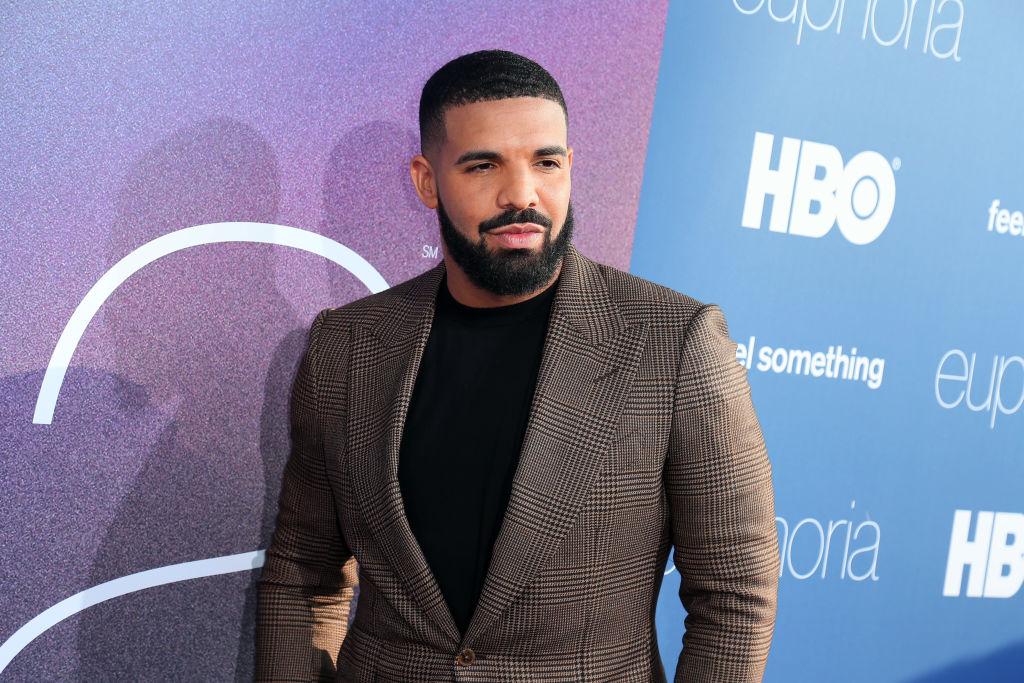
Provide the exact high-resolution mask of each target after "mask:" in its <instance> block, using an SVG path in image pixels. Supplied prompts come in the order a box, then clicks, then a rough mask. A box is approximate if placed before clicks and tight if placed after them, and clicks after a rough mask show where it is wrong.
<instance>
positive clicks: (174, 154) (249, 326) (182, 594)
mask: <svg viewBox="0 0 1024 683" xmlns="http://www.w3.org/2000/svg"><path fill="white" fill-rule="evenodd" d="M278 195H279V179H278V170H277V163H276V159H275V157H274V154H273V151H272V150H271V148H270V146H269V145H268V144H267V143H266V142H265V141H264V140H263V139H262V138H261V137H260V135H259V134H258V133H257V132H256V131H255V130H253V129H252V128H251V127H249V126H247V125H245V124H243V123H240V122H238V121H234V120H231V119H223V118H220V119H210V120H206V121H202V122H200V123H198V124H196V125H194V126H190V127H187V128H184V129H181V130H179V131H177V132H175V133H174V134H173V135H171V136H169V137H168V138H166V139H164V140H163V141H161V142H160V143H158V144H157V145H156V146H154V147H153V148H152V149H150V150H149V151H147V152H146V153H145V154H144V155H143V156H142V158H141V159H140V160H139V161H138V162H137V163H136V164H135V165H134V166H133V168H132V169H131V172H130V174H129V178H128V180H127V183H126V185H125V187H124V189H123V191H122V192H121V194H120V196H119V202H118V207H117V209H118V220H117V223H116V226H115V229H114V231H113V232H112V233H111V237H110V240H109V243H108V247H107V254H108V261H109V263H108V265H109V264H113V263H114V262H116V261H117V260H118V259H120V258H121V257H122V256H124V255H125V254H127V253H129V252H130V251H131V250H132V249H134V248H136V247H138V246H139V245H141V244H144V243H146V242H148V241H150V240H152V239H154V238H156V237H158V236H160V235H163V234H166V233H169V232H172V231H173V230H176V229H180V228H184V227H189V226H192V225H201V224H205V223H214V222H218V221H228V220H238V221H256V222H264V223H274V222H276V221H275V219H276V216H277V207H278ZM272 249H273V247H271V246H269V245H255V244H217V245H208V246H204V247H201V248H195V249H190V250H186V251H183V252H178V253H175V254H171V255H169V256H167V257H165V258H163V259H160V260H159V261H157V262H155V263H153V264H151V265H149V266H147V267H146V268H145V269H143V270H142V271H140V272H139V273H137V274H136V275H134V276H133V277H132V278H130V279H129V280H128V281H127V282H126V283H125V284H124V285H122V287H121V288H120V289H119V290H118V291H117V292H116V293H115V294H114V295H113V296H112V297H111V298H110V300H109V301H108V302H107V303H106V305H105V306H104V309H103V310H102V311H101V316H102V321H103V330H104V333H105V343H106V344H107V345H108V348H106V349H105V355H106V357H108V358H110V359H112V361H113V363H114V365H115V366H116V370H117V374H119V375H122V376H124V377H126V378H128V379H129V381H132V382H135V383H138V384H140V385H142V386H144V387H146V394H147V396H146V400H148V401H149V402H151V403H154V404H155V405H156V406H158V408H159V409H160V410H161V411H162V412H163V413H165V414H169V415H173V419H172V420H171V421H170V423H169V424H167V425H166V426H165V428H164V429H163V430H162V431H161V432H160V434H159V436H158V437H157V438H156V439H155V440H154V441H152V442H151V443H150V444H147V446H148V448H145V449H144V450H141V451H140V452H138V453H135V454H133V457H135V458H138V459H139V461H140V463H141V466H140V469H139V471H138V473H137V475H136V477H135V478H134V481H133V482H132V484H131V487H130V489H129V490H128V491H127V493H126V494H125V495H123V497H122V498H121V499H120V501H119V502H118V505H117V509H116V512H115V513H114V515H113V519H112V520H111V522H110V523H109V525H108V527H107V529H106V534H105V538H104V539H103V541H102V543H101V545H100V547H99V550H98V552H97V553H96V556H95V559H94V562H93V565H92V569H91V574H90V577H89V583H90V584H91V585H95V584H99V583H102V582H104V581H107V580H110V579H112V578H116V577H119V576H124V575H126V574H131V573H133V572H137V571H142V570H145V569H151V568H154V567H161V566H166V565H169V564H175V563H178V562H185V561H190V560H197V559H203V558H210V557H219V556H224V555H230V554H234V553H239V552H245V551H250V550H253V549H255V548H257V547H260V544H261V543H263V542H264V536H265V534H266V532H265V529H266V527H267V526H268V522H267V520H266V517H267V514H268V513H267V511H266V510H264V507H265V506H266V504H267V502H268V501H269V500H271V499H272V500H273V501H274V502H275V504H276V496H277V491H276V490H273V491H271V492H268V491H267V490H266V489H267V487H268V486H270V487H273V486H274V483H275V482H279V479H280V477H279V475H277V476H275V475H273V474H272V473H274V472H280V471H281V470H282V469H283V466H284V453H283V452H282V450H281V448H280V445H279V443H278V442H277V441H275V440H273V439H271V442H272V443H273V444H277V445H266V443H267V440H266V439H265V437H264V436H263V435H262V425H263V424H265V423H271V422H273V421H274V420H282V422H281V423H280V425H281V428H282V429H285V425H284V423H283V419H284V418H283V417H281V414H282V412H283V411H282V410H281V408H280V406H279V405H276V404H275V405H270V406H267V405H266V401H265V400H264V397H265V396H268V395H269V396H275V397H277V396H278V395H281V396H286V395H287V392H288V388H289V387H288V384H289V381H288V380H287V379H285V378H284V377H283V373H281V372H273V371H272V372H271V373H270V374H269V375H268V374H267V373H266V371H265V370H264V369H265V368H267V367H268V366H270V365H271V364H272V359H273V360H274V361H275V362H277V363H278V364H279V365H280V366H281V367H287V366H289V365H292V364H294V363H295V362H297V356H296V355H295V349H294V348H293V347H292V346H291V345H290V344H291V342H290V341H289V340H291V339H293V338H294V334H296V333H297V331H298V330H299V329H300V327H301V325H304V324H306V323H305V321H296V320H294V319H293V315H292V313H291V309H290V308H289V306H288V305H287V303H286V302H285V301H284V299H283V298H282V297H281V296H280V295H279V293H278V292H277V290H276V288H275V284H274V274H273V267H272V262H271V259H270V254H271V250H272ZM289 352H290V353H292V355H293V358H292V359H290V360H289V359H286V358H284V354H287V353H289ZM273 382H279V383H280V384H279V386H272V385H271V384H270V383H273ZM134 400H141V399H139V398H137V397H136V398H129V401H134ZM283 400H286V399H280V400H278V401H277V402H278V403H280V402H281V401H283ZM257 460H259V462H257ZM270 479H273V481H270ZM252 580H253V575H252V573H251V572H242V573H236V574H229V575H224V576H219V577H212V578H208V579H199V580H191V581H186V582H181V583H176V584H170V585H166V586H160V587H156V588H151V589H147V590H144V591H140V592H138V593H133V594H130V595H126V596H124V597H122V598H118V599H115V600H112V601H110V602H108V603H104V604H101V605H98V606H96V607H93V608H91V609H90V610H87V611H86V612H85V613H84V614H83V616H82V618H81V620H80V629H79V637H78V649H79V653H80V671H79V678H80V679H83V680H111V679H113V680H135V681H143V680H225V679H229V678H232V677H234V676H236V675H237V676H240V677H248V678H251V675H252V663H251V660H252V612H253V609H252V605H250V604H248V600H247V598H251V591H249V593H247V588H249V587H251V584H252ZM236 669H237V671H236Z"/></svg>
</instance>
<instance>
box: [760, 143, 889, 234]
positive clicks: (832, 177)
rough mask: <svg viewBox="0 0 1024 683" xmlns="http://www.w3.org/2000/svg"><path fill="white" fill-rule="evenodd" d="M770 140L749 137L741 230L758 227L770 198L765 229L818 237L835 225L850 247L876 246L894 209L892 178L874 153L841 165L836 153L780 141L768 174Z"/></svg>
mask: <svg viewBox="0 0 1024 683" xmlns="http://www.w3.org/2000/svg"><path fill="white" fill-rule="evenodd" d="M774 143H775V136H774V135H770V134H768V133H755V134H754V152H753V154H752V155H751V158H750V175H749V176H748V178H747V197H746V200H745V201H744V203H743V223H742V225H743V227H745V228H753V229H755V230H757V229H759V228H760V227H761V216H762V213H763V211H764V203H765V198H766V197H767V196H768V195H771V196H772V211H771V218H770V219H769V221H768V229H769V230H771V231H772V232H788V233H789V234H791V235H802V236H803V237H822V236H824V235H825V234H827V233H828V231H829V230H831V229H832V226H833V225H835V224H836V223H838V224H839V230H840V232H842V233H843V236H844V237H845V238H846V239H847V240H849V241H850V242H852V243H853V244H869V243H870V242H873V241H875V240H876V239H877V238H878V236H879V235H881V234H882V231H884V230H885V228H886V226H887V225H889V219H890V218H891V217H892V210H893V207H895V206H896V178H895V176H894V175H893V172H892V168H891V167H890V166H889V162H888V160H886V158H885V157H883V156H882V155H881V154H879V153H878V152H861V153H860V154H858V155H856V156H854V157H853V158H852V159H850V161H849V163H847V164H846V165H845V166H844V165H843V157H842V156H841V155H840V154H839V150H837V149H836V148H835V147H833V146H831V145H825V144H822V143H820V142H810V141H808V140H804V141H800V140H796V139H794V138H782V149H781V150H780V152H779V163H778V166H777V168H772V164H771V160H772V149H773V147H774Z"/></svg>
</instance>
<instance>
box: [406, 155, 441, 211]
mask: <svg viewBox="0 0 1024 683" xmlns="http://www.w3.org/2000/svg"><path fill="white" fill-rule="evenodd" d="M409 175H410V176H412V186H413V187H414V188H415V189H416V195H417V196H418V197H419V198H420V201H421V202H423V204H424V206H426V207H427V208H428V209H436V208H437V179H436V178H435V177H434V168H433V166H431V165H430V161H429V160H428V159H427V158H426V157H425V156H423V155H422V154H417V155H416V156H414V157H413V158H412V161H410V162H409Z"/></svg>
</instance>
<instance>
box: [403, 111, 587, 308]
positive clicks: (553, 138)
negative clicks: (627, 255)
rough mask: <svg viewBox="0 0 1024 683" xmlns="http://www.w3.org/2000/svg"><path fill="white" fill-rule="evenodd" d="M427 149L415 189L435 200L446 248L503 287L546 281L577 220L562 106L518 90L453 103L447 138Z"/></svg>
mask: <svg viewBox="0 0 1024 683" xmlns="http://www.w3.org/2000/svg"><path fill="white" fill-rule="evenodd" d="M427 153H428V156H429V170H427V169H424V168H421V175H420V177H419V178H417V171H416V162H415V161H414V164H413V169H414V170H413V176H414V180H415V181H416V184H417V190H418V191H419V192H420V197H421V198H422V199H423V201H424V203H426V204H427V205H428V206H431V207H432V208H436V209H437V212H438V220H439V222H440V224H441V234H442V237H443V238H444V241H445V246H446V248H447V252H448V254H449V255H450V256H451V258H452V259H453V260H454V261H455V263H456V264H458V266H459V267H460V268H461V269H462V270H463V271H465V273H466V275H467V276H468V277H469V279H470V280H472V281H473V282H474V284H476V285H477V286H479V287H482V288H484V289H487V290H489V291H491V292H493V293H494V294H503V295H521V294H528V293H530V292H533V291H536V290H537V289H539V288H540V287H541V286H543V285H544V284H546V283H547V282H548V281H549V280H550V279H551V277H552V276H553V275H554V273H555V270H556V269H557V268H558V265H559V264H560V262H561V258H562V256H563V255H564V254H565V251H566V250H567V248H568V244H569V242H570V240H571V236H572V228H573V221H572V206H571V204H570V201H569V194H570V185H571V183H570V174H569V172H570V169H571V166H572V150H571V149H570V148H569V147H568V145H567V140H566V125H565V114H564V113H563V111H562V108H561V106H560V105H558V104H557V103H555V102H552V101H550V100H546V99H543V98H538V97H516V98H510V99H504V100H495V101H489V102H475V103H473V104H467V105H463V106H459V107H454V108H452V109H449V110H447V111H446V112H445V139H444V141H443V142H442V143H441V144H440V145H438V146H437V148H436V149H433V150H429V151H428V152H427ZM424 189H425V190H427V191H426V192H424ZM431 189H432V190H433V193H431V192H430V190H431Z"/></svg>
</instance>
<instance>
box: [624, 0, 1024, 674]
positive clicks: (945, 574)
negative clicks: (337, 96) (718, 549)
mask: <svg viewBox="0 0 1024 683" xmlns="http://www.w3.org/2000/svg"><path fill="white" fill-rule="evenodd" d="M1022 31H1024V5H1022V4H1020V3H1015V2H976V1H967V0H965V1H960V0H940V1H938V2H936V1H931V0H921V1H920V2H917V1H916V0H907V1H904V0H845V2H844V1H843V0H820V1H814V0H720V1H717V2H677V3H671V4H670V7H669V11H668V19H667V23H666V29H665V40H664V51H663V53H662V58H661V64H660V72H659V76H658V91H657V95H656V98H655V104H654V116H653V119H652V123H651V130H650V139H649V141H648V155H647V162H646V166H645V171H644V185H643V191H642V194H641V199H640V211H639V216H638V223H637V229H636V235H635V238H634V244H633V254H632V262H631V268H632V270H633V272H636V273H638V274H639V275H642V276H645V277H649V278H651V279H653V280H656V281H659V282H662V283H664V284H667V285H669V286H671V287H673V288H674V289H678V290H680V291H687V292H688V293H691V294H693V295H694V296H697V297H698V298H700V299H702V300H705V301H712V302H715V303H718V304H720V305H721V306H722V308H723V310H724V312H725V314H726V319H727V321H728V323H729V331H730V336H731V337H732V338H733V340H734V341H735V342H736V343H737V362H739V363H742V364H743V365H744V366H745V367H746V368H747V371H748V377H749V380H750V384H751V386H752V391H753V398H754V404H755V406H756V407H757V410H758V415H759V417H760V420H761V424H762V428H763V431H764V433H765V439H766V442H767V444H768V451H769V455H770V456H771V459H772V465H773V468H774V475H775V485H776V515H777V520H776V521H777V527H778V533H779V548H780V551H781V553H782V566H781V575H780V581H779V588H780V592H779V613H778V622H777V626H776V631H775V639H774V647H773V650H772V653H771V656H770V657H769V661H768V667H767V671H766V675H765V680H766V681H908V682H909V681H920V682H923V681H1011V680H1013V681H1020V680H1024V589H1022V582H1024V304H1022V298H1021V291H1022V289H1021V272H1022V266H1024V235H1022V228H1024V166H1022V164H1021V152H1020V150H1021V146H1022V143H1024V133H1022V129H1021V125H1022V122H1024V119H1022V116H1021V108H1022V105H1024V98H1022V90H1021V86H1022V85H1024V60H1022V59H1021V52H1020V45H1021V40H1020V37H1021V35H1022ZM678 580H679V579H678V575H677V574H674V573H673V574H669V575H668V576H667V577H666V582H665V584H664V585H663V589H662V593H661V600H660V604H659V612H658V628H659V638H660V642H661V647H662V651H663V654H664V655H665V659H666V661H668V659H669V654H673V653H674V652H678V647H679V645H678V640H679V636H680V633H681V630H682V629H681V626H680V622H679V619H678V616H677V612H678V607H677V603H678V600H677V599H676V598H675V595H674V593H673V589H674V588H675V589H678V585H679V584H678Z"/></svg>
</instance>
